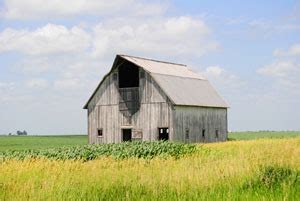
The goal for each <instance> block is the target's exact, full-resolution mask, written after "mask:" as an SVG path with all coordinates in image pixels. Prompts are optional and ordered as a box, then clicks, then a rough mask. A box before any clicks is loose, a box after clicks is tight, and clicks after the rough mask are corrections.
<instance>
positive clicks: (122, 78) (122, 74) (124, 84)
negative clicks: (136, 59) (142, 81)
mask: <svg viewBox="0 0 300 201" xmlns="http://www.w3.org/2000/svg"><path fill="white" fill-rule="evenodd" d="M129 87H139V68H138V67H137V66H136V65H134V64H132V63H130V62H125V63H124V64H122V65H121V66H119V88H129Z"/></svg>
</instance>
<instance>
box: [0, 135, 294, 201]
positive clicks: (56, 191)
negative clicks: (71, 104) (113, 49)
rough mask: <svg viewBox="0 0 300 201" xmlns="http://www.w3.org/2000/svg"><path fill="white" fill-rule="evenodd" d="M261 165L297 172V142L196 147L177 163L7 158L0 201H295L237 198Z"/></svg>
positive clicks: (284, 192) (1, 169)
mask: <svg viewBox="0 0 300 201" xmlns="http://www.w3.org/2000/svg"><path fill="white" fill-rule="evenodd" d="M261 166H284V167H289V168H291V169H292V170H295V171H300V138H293V139H262V140H253V141H232V142H225V143H213V144H205V145H199V151H197V152H196V153H195V154H192V155H189V156H186V157H184V158H180V159H178V160H175V159H172V158H169V159H153V160H144V159H127V160H114V159H111V158H101V159H97V160H93V161H88V162H81V161H70V160H69V161H53V160H47V159H36V160H25V161H16V160H9V161H6V162H3V163H1V164H0V200H68V199H72V200H73V199H74V200H77V199H78V200H79V199H86V200H94V199H100V200H101V199H102V200H107V199H124V200H126V199H127V200H139V199H144V200H149V199H170V200H172V199H175V198H179V199H196V198H199V199H215V200H218V199H223V198H224V199H226V198H228V200H231V199H236V198H238V199H239V198H240V199H242V198H245V199H253V198H257V197H262V198H263V199H268V198H271V199H277V198H278V199H282V198H284V197H285V196H288V198H291V199H293V198H295V199H297V198H296V197H295V196H297V195H299V194H297V193H296V194H295V193H294V194H292V193H293V192H294V191H292V192H291V189H288V188H287V189H284V188H282V189H281V191H280V193H277V194H276V193H275V192H273V193H274V195H272V191H270V192H269V195H268V194H260V193H258V194H257V195H255V193H253V192H249V193H247V192H243V194H240V193H239V191H240V190H239V189H240V187H241V186H242V185H243V184H244V183H245V181H247V180H249V179H251V178H252V177H253V175H254V174H255V173H256V172H257V171H258V169H259V168H260V167H261ZM296 188H297V189H299V186H298V187H296ZM292 190H293V189H292ZM224 196H227V197H224Z"/></svg>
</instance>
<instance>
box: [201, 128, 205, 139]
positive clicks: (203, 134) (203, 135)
mask: <svg viewBox="0 0 300 201" xmlns="http://www.w3.org/2000/svg"><path fill="white" fill-rule="evenodd" d="M202 138H205V129H202Z"/></svg>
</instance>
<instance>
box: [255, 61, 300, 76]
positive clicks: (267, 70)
mask: <svg viewBox="0 0 300 201" xmlns="http://www.w3.org/2000/svg"><path fill="white" fill-rule="evenodd" d="M257 72H258V73H259V74H262V75H267V76H271V77H288V76H291V75H294V74H295V73H296V74H298V73H300V65H299V64H298V63H296V62H292V61H277V62H274V63H272V64H269V65H266V66H264V67H262V68H260V69H258V70H257Z"/></svg>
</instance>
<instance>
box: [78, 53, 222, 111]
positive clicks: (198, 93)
mask: <svg viewBox="0 0 300 201" xmlns="http://www.w3.org/2000/svg"><path fill="white" fill-rule="evenodd" d="M120 58H121V59H125V60H127V61H129V62H131V63H133V64H135V65H137V66H138V67H140V68H143V69H144V70H145V71H146V72H148V73H149V74H150V75H151V76H152V78H153V79H154V80H155V81H156V82H157V84H158V85H159V86H160V87H161V89H162V90H163V91H164V92H165V94H166V95H167V96H168V98H169V99H170V100H171V102H172V103H173V104H174V105H186V106H202V107H218V108H227V107H228V104H227V103H226V102H225V101H224V100H223V99H222V97H221V96H220V95H219V94H218V93H217V91H216V90H215V89H214V87H213V86H212V85H211V84H210V83H209V81H208V80H207V79H206V78H205V77H203V76H201V75H200V74H198V73H195V72H193V71H192V70H191V69H189V68H188V67H187V66H186V65H183V64H176V63H170V62H164V61H157V60H153V59H146V58H141V57H135V56H128V55H117V56H116V59H115V62H114V65H113V67H112V69H114V67H115V63H116V60H118V59H120ZM108 74H109V73H108ZM108 74H107V75H108ZM107 75H106V76H107ZM106 76H104V78H103V80H104V79H105V77H106ZM103 80H102V81H103ZM102 81H101V82H100V84H99V85H98V87H97V89H98V88H99V87H100V85H101V83H102ZM97 89H96V90H95V92H94V93H93V95H92V96H91V98H90V99H89V101H90V100H91V99H92V98H93V96H94V94H95V93H96V91H97ZM89 101H88V102H87V103H86V105H85V106H84V108H85V109H87V106H88V103H89Z"/></svg>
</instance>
